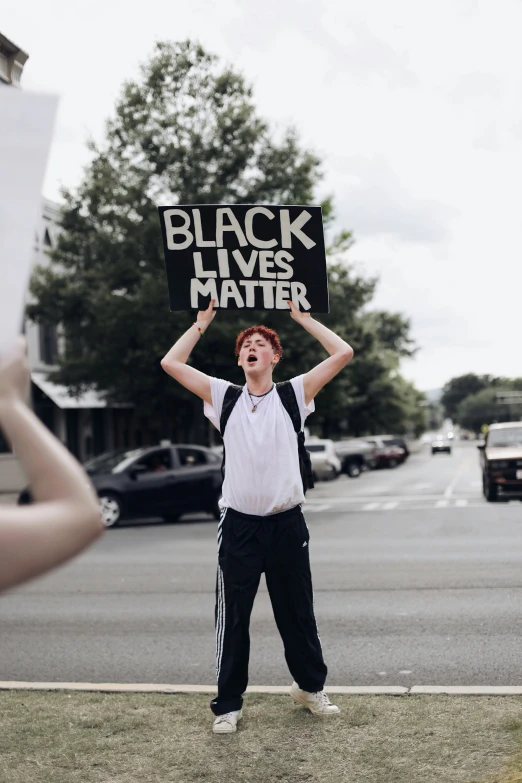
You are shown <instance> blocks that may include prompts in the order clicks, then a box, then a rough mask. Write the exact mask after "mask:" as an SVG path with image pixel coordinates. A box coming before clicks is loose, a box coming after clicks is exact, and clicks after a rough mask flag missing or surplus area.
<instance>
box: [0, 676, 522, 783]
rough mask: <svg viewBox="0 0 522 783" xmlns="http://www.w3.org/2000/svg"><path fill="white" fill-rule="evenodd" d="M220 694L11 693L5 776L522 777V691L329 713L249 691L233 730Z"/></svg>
mask: <svg viewBox="0 0 522 783" xmlns="http://www.w3.org/2000/svg"><path fill="white" fill-rule="evenodd" d="M210 698H211V696H210V695H199V694H171V695H169V694H103V693H84V692H73V691H70V692H59V691H58V692H42V691H3V692H0V781H1V783H32V782H33V781H35V783H36V782H38V783H51V782H52V783H75V782H76V781H78V783H80V781H81V783H153V782H154V783H171V781H172V783H174V781H175V782H176V783H206V782H207V781H208V782H209V783H214V782H215V783H243V782H244V783H275V782H278V783H304V782H305V781H310V782H311V783H363V782H364V781H369V782H370V783H522V697H517V696H466V697H461V696H424V695H420V696H399V697H394V696H351V695H350V696H347V695H343V696H335V698H332V700H334V701H335V703H337V704H338V705H339V706H340V707H341V709H342V714H341V715H340V716H331V717H330V718H317V717H314V716H313V715H311V714H310V713H309V712H308V711H307V710H305V709H303V708H301V707H298V706H296V705H294V704H293V702H292V701H291V700H290V698H289V697H288V696H281V695H265V694H248V695H247V697H246V700H245V709H244V718H243V720H242V721H241V722H240V724H239V730H238V731H237V733H236V734H231V735H228V736H226V735H225V736H216V735H214V734H212V732H211V726H212V719H213V716H212V714H211V712H210V710H209V708H208V704H209V700H210ZM519 770H520V771H519Z"/></svg>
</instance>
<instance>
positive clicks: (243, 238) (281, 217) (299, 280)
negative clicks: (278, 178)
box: [158, 204, 329, 313]
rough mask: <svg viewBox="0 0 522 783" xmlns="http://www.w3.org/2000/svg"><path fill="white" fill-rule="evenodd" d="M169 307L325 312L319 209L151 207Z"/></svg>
mask: <svg viewBox="0 0 522 783" xmlns="http://www.w3.org/2000/svg"><path fill="white" fill-rule="evenodd" d="M158 209H159V213H160V223H161V232H162V235H163V247H164V250H165V265H166V268H167V281H168V287H169V300H170V309H171V310H201V309H205V308H206V307H208V304H209V302H210V299H215V300H216V304H215V306H216V307H219V308H222V309H228V310H243V309H251V310H288V304H287V300H288V299H292V301H293V302H294V303H295V304H296V305H297V306H298V307H299V309H300V310H303V311H313V312H316V313H328V312H329V306H328V279H327V274H326V254H325V247H324V235H323V220H322V212H321V207H308V206H303V207H301V206H271V205H268V206H259V205H248V204H237V205H230V206H216V205H210V204H201V205H191V206H177V207H159V208H158Z"/></svg>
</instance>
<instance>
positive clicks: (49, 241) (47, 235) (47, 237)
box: [43, 228, 53, 247]
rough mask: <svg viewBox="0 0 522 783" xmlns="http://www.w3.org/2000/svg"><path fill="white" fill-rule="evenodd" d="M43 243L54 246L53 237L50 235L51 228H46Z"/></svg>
mask: <svg viewBox="0 0 522 783" xmlns="http://www.w3.org/2000/svg"><path fill="white" fill-rule="evenodd" d="M43 243H44V245H45V246H46V247H52V246H53V243H52V242H51V237H50V235H49V229H48V228H46V229H45V234H44V238H43Z"/></svg>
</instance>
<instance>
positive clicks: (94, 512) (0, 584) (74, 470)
mask: <svg viewBox="0 0 522 783" xmlns="http://www.w3.org/2000/svg"><path fill="white" fill-rule="evenodd" d="M29 377H30V376H29V368H28V366H27V362H26V359H25V341H24V340H22V339H21V340H20V341H19V343H18V345H17V346H16V348H15V350H14V351H13V353H12V354H11V355H10V356H9V357H7V358H6V359H5V361H4V362H3V363H2V364H0V428H1V429H2V431H3V432H4V434H5V436H6V437H7V439H8V440H9V441H10V443H11V445H12V447H13V449H14V451H15V453H16V455H17V456H18V458H19V459H20V461H21V464H22V467H23V469H24V471H25V473H26V476H27V478H28V480H29V484H30V487H31V492H32V495H33V497H34V500H35V504H34V505H30V506H24V507H16V506H3V507H0V591H2V590H6V589H7V588H9V587H13V586H14V585H17V584H19V583H20V582H24V581H25V580H26V579H31V578H32V577H35V576H38V575H39V574H42V573H44V572H45V571H48V570H49V569H51V568H54V567H55V566H57V565H60V564H61V563H63V562H64V561H65V560H68V559H69V558H70V557H72V556H73V555H76V554H77V553H78V552H80V551H81V550H82V549H83V548H84V547H86V546H87V545H88V544H90V543H91V542H92V541H94V539H96V538H97V537H98V536H99V535H100V533H101V532H102V530H103V522H102V519H101V513H100V507H99V502H98V498H97V495H96V492H95V490H94V488H93V487H92V485H91V483H90V481H89V479H88V477H87V474H86V473H85V472H84V470H83V468H82V467H81V466H80V465H79V464H78V462H77V461H76V460H75V458H74V457H73V456H72V454H70V453H69V452H68V451H67V449H66V448H65V447H64V446H63V445H62V444H61V443H60V442H59V441H58V440H57V439H56V438H55V437H54V435H52V434H51V433H50V432H49V430H48V429H47V428H46V427H45V426H44V425H43V424H42V422H41V421H40V420H39V419H38V418H37V417H36V416H35V415H34V413H33V412H32V411H31V410H30V409H29V408H28V407H27V406H26V404H25V402H24V400H25V399H26V398H27V390H28V386H29Z"/></svg>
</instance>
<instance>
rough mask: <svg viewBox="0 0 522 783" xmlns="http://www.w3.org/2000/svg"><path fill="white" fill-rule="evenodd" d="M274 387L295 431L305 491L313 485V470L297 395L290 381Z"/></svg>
mask: <svg viewBox="0 0 522 783" xmlns="http://www.w3.org/2000/svg"><path fill="white" fill-rule="evenodd" d="M276 389H277V393H278V394H279V397H280V399H281V402H282V403H283V406H284V408H285V410H286V412H287V413H288V415H289V416H290V418H291V420H292V424H293V425H294V430H295V431H296V433H297V451H298V454H299V470H300V471H301V479H302V480H303V491H304V492H305V493H306V490H307V489H312V488H313V486H314V471H313V468H312V462H311V460H310V452H309V451H308V450H307V448H306V446H305V434H304V430H302V429H301V412H300V410H299V405H298V404H297V397H296V395H295V391H294V387H293V386H292V384H291V382H290V381H282V382H281V383H276Z"/></svg>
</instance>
